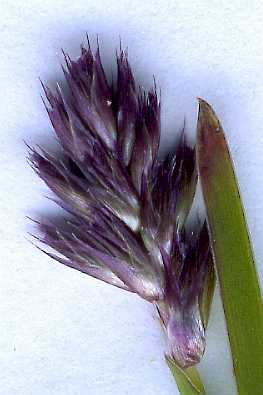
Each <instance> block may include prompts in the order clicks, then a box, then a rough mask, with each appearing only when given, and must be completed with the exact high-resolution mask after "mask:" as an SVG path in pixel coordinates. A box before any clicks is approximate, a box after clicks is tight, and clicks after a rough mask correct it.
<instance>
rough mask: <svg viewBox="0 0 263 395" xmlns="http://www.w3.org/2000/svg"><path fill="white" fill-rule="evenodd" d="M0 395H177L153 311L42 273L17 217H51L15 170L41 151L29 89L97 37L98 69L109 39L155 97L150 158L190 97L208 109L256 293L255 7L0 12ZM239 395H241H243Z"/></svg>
mask: <svg viewBox="0 0 263 395" xmlns="http://www.w3.org/2000/svg"><path fill="white" fill-rule="evenodd" d="M0 15H1V18H0V101H1V104H0V120H1V124H0V128H1V133H0V188H1V190H0V192H1V193H0V210H1V212H0V243H1V246H0V254H1V266H0V270H1V273H0V316H1V336H0V388H1V394H3V395H30V394H34V395H35V394H40V395H47V394H51V395H84V394H85V395H87V394H91V395H100V394H103V395H106V394H107V395H109V394H116V395H124V394H125V395H126V394H127V395H133V394H136V395H137V394H139V395H140V394H142V395H157V394H158V395H171V394H177V390H176V388H175V385H174V382H173V379H172V378H171V376H170V373H169V371H168V369H167V367H166V365H165V363H164V358H163V351H164V344H163V340H162V335H161V331H160V329H159V326H158V322H157V320H156V318H155V317H154V312H153V309H152V308H151V306H150V305H147V303H145V302H144V301H142V300H140V299H139V298H138V297H136V296H131V295H130V294H126V293H125V292H123V291H120V290H117V289H114V288H112V287H110V286H107V285H104V284H103V283H100V282H98V281H96V280H93V279H90V278H89V277H88V276H85V275H83V274H81V273H78V272H76V271H74V270H71V269H68V268H66V267H63V266H62V265H60V264H57V263H54V262H53V261H51V260H50V259H49V258H48V257H46V256H44V254H42V253H41V252H40V251H38V250H37V249H36V248H35V247H33V246H32V245H31V244H30V243H29V242H28V240H27V239H26V238H27V232H28V231H32V226H31V225H30V224H29V222H28V221H27V220H26V218H25V217H26V215H30V216H33V217H37V216H39V215H41V214H42V215H50V213H53V214H54V213H57V212H58V209H57V208H56V207H55V206H54V205H53V204H52V203H50V202H48V201H47V199H45V197H44V196H45V195H48V194H49V192H48V190H47V188H46V187H45V186H44V185H43V184H42V183H41V181H40V180H38V179H37V177H36V176H35V175H34V173H33V172H32V170H31V169H30V167H29V166H28V164H27V163H26V148H25V145H24V143H23V139H25V140H26V141H27V142H29V143H30V144H43V145H44V146H45V147H50V146H51V147H52V144H54V142H53V136H54V135H53V134H52V130H51V126H50V124H49V121H48V119H47V115H46V113H45V110H44V107H43V105H42V102H41V98H40V93H41V88H40V83H39V81H38V77H39V76H41V78H42V79H43V80H44V81H45V82H47V83H48V84H50V85H51V86H54V82H55V81H56V80H60V79H61V78H62V72H61V70H60V66H59V62H60V61H61V60H62V57H61V53H60V49H61V47H63V48H64V49H65V50H66V51H68V52H69V53H70V54H71V55H72V56H77V55H78V54H79V44H80V43H81V42H82V41H84V40H85V32H88V33H89V34H90V37H91V41H92V42H95V37H96V33H99V36H100V42H101V53H102V55H103V60H104V62H105V65H106V68H107V69H108V70H109V69H110V68H111V65H112V64H113V63H114V52H115V49H116V47H117V46H118V43H119V36H121V38H122V43H123V46H126V45H127V46H128V47H129V58H130V62H131V64H132V66H133V69H134V73H135V77H136V79H137V80H138V81H139V82H140V83H141V84H142V85H144V86H146V87H149V85H150V84H151V82H152V74H154V75H155V76H156V80H157V84H158V85H159V86H161V87H162V105H163V106H162V109H163V112H162V126H163V129H162V133H163V134H162V144H163V146H164V147H165V146H166V147H168V146H169V145H170V144H172V143H173V142H174V141H175V138H176V135H177V132H178V131H179V129H180V128H181V126H182V123H183V119H184V117H185V118H186V127H187V131H188V133H189V135H192V136H194V132H195V122H196V113H197V101H196V97H197V96H201V97H203V98H204V99H206V100H207V101H209V102H210V103H211V104H212V105H213V107H214V108H215V110H216V112H217V113H218V115H219V117H220V118H221V120H222V124H223V126H224V129H225V131H226V134H227V138H228V141H229V144H230V147H231V151H232V154H233V158H234V161H235V166H236V171H237V175H238V179H239V183H240V188H241V193H242V196H243V201H244V205H245V208H246V214H247V219H248V223H249V229H250V232H251V236H252V241H253V244H254V250H255V255H256V259H257V265H258V271H259V274H260V276H261V280H262V279H263V265H262V261H263V259H262V258H263V243H262V240H263V199H262V194H263V172H262V166H263V126H262V125H263V23H262V20H263V2H262V1H261V0H258V1H253V0H249V1H248V0H247V1H244V0H232V1H231V2H229V1H211V0H207V1H204V0H198V1H177V0H176V1H147V0H146V1H139V0H133V1H131V0H130V1H126V0H109V1H103V0H94V1H93V0H74V1H68V0H57V1H55V0H53V1H48V0H35V1H33V0H32V1H29V0H16V1H11V0H9V1H4V0H2V1H1V2H0ZM227 350H228V345H227V340H226V332H225V327H224V323H223V316H222V309H221V305H220V302H219V298H218V292H217V294H216V299H215V301H214V305H213V312H212V317H211V322H210V326H209V330H208V340H207V351H206V353H205V357H204V359H203V361H202V363H201V367H200V370H201V373H202V375H203V377H204V382H205V383H206V385H207V393H208V395H219V394H224V395H234V394H235V393H236V392H235V387H234V384H233V379H232V373H231V360H230V357H229V355H228V351H227ZM248 395H249V394H248Z"/></svg>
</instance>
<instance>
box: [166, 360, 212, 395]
mask: <svg viewBox="0 0 263 395" xmlns="http://www.w3.org/2000/svg"><path fill="white" fill-rule="evenodd" d="M166 363H167V365H168V366H169V368H170V370H171V373H172V375H173V377H174V379H175V381H176V384H177V386H178V389H179V391H180V394H181V395H206V393H205V388H204V385H203V383H202V381H201V378H200V375H199V373H198V371H197V369H196V367H195V366H192V367H190V368H187V369H182V368H180V367H179V366H178V365H176V363H175V362H174V361H173V360H172V359H171V358H169V357H166Z"/></svg>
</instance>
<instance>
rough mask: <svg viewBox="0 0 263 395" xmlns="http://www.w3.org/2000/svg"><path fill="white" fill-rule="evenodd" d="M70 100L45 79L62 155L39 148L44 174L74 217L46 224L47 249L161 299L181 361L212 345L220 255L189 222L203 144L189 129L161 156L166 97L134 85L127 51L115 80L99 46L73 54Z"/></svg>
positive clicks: (35, 153) (36, 163)
mask: <svg viewBox="0 0 263 395" xmlns="http://www.w3.org/2000/svg"><path fill="white" fill-rule="evenodd" d="M64 57H65V63H66V67H65V68H64V67H63V71H64V74H65V77H66V80H67V83H68V85H69V88H70V97H69V100H67V99H66V98H65V96H64V94H63V92H62V90H61V89H60V88H59V87H58V88H57V90H56V92H55V93H54V92H52V91H51V90H50V89H49V88H48V87H46V86H44V85H43V88H44V91H45V95H46V98H47V104H46V108H47V112H48V115H49V118H50V120H51V123H52V125H53V128H54V130H55V133H56V135H57V137H58V139H59V142H60V144H61V147H62V154H63V155H62V157H61V158H58V157H57V156H56V155H51V154H50V153H47V152H46V151H44V150H42V149H38V150H36V149H31V150H30V155H29V157H30V161H31V164H32V166H33V168H34V170H35V171H36V173H37V175H38V176H39V177H40V178H41V179H42V180H43V181H44V182H45V183H46V184H47V186H48V187H49V188H50V189H51V190H52V192H53V193H54V194H55V195H56V201H57V203H58V204H60V205H61V207H62V208H64V209H65V210H67V211H68V212H69V213H70V214H71V215H72V220H71V221H70V222H67V224H66V226H64V227H60V226H57V225H55V224H53V223H49V222H47V221H46V222H43V221H42V222H40V223H39V229H40V231H41V236H39V237H38V240H39V241H40V242H42V243H44V244H46V245H47V246H49V247H51V249H52V250H55V251H56V252H57V253H54V252H47V251H46V253H47V254H48V255H49V256H50V257H52V258H54V259H56V260H57V261H59V262H61V263H63V264H64V265H66V266H69V267H72V268H74V269H77V270H79V271H82V272H83V273H86V274H88V275H90V276H92V277H95V278H97V279H100V280H102V281H104V282H107V283H110V284H112V285H115V286H117V287H119V288H122V289H125V290H128V291H131V292H135V293H137V294H138V295H140V296H141V297H142V298H144V299H146V300H147V301H150V302H154V303H155V305H156V307H157V310H158V312H159V316H160V319H161V322H162V324H163V326H164V329H165V331H166V335H167V339H168V345H169V356H170V357H171V358H173V359H174V360H175V361H176V362H177V363H178V364H179V365H180V366H181V367H187V366H190V365H193V364H195V363H197V362H198V361H199V360H200V358H201V356H202V353H203V351H204V344H205V340H204V331H205V326H206V320H204V319H203V314H202V308H201V307H200V306H201V304H200V300H201V299H202V297H203V296H204V295H205V284H206V279H207V278H208V273H211V270H213V268H212V269H211V267H212V266H211V253H210V248H209V239H208V234H207V230H206V226H205V225H204V226H203V227H201V228H200V230H199V231H198V232H197V233H196V234H195V235H194V236H192V237H189V235H188V232H186V230H185V222H186V219H187V216H188V213H189V210H190V207H191V205H192V200H193V197H194V193H195V187H196V181H197V174H196V170H195V157H194V150H193V149H192V148H191V147H189V146H188V145H187V143H186V141H185V138H184V135H183V137H182V139H181V140H180V143H179V144H178V148H177V151H176V152H175V154H174V155H168V156H167V157H166V158H165V159H164V160H159V159H158V149H159V141H160V102H159V99H158V96H157V93H156V86H154V88H153V89H151V90H150V91H149V92H145V91H143V90H142V89H138V87H137V86H136V84H135V81H134V77H133V74H132V71H131V67H130V65H129V63H128V59H127V54H126V53H125V52H123V51H120V54H119V55H118V56H117V83H116V86H109V84H108V82H107V78H106V75H105V72H104V70H103V67H102V62H101V58H100V53H99V49H97V51H96V52H95V54H93V52H92V50H91V48H90V46H89V47H88V49H86V48H85V47H83V46H82V47H81V56H80V58H79V59H78V60H77V61H73V60H71V59H70V57H69V56H68V55H66V54H64Z"/></svg>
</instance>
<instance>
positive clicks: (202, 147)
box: [196, 100, 263, 395]
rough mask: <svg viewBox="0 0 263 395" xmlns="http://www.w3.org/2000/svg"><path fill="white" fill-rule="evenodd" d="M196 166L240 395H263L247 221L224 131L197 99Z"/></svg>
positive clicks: (262, 335)
mask: <svg viewBox="0 0 263 395" xmlns="http://www.w3.org/2000/svg"><path fill="white" fill-rule="evenodd" d="M196 152H197V165H198V172H199V177H200V181H201V186H202V191H203V196H204V201H205V206H206V211H207V218H208V224H209V232H210V238H211V242H212V248H213V255H214V259H215V263H216V267H217V272H218V277H219V282H220V289H221V296H222V301H223V306H224V312H225V317H226V323H227V328H228V335H229V340H230V346H231V352H232V357H233V366H234V371H235V375H236V382H237V387H238V392H239V394H240V395H250V394H251V395H252V394H253V395H262V394H263V308H262V298H261V292H260V287H259V283H258V278H257V272H256V268H255V263H254V257H253V253H252V249H251V244H250V240H249V235H248V231H247V225H246V220H245V217H244V211H243V206H242V202H241V199H240V194H239V190H238V186H237V182H236V178H235V174H234V170H233V165H232V160H231V157H230V154H229V150H228V146H227V143H226V140H225V136H224V132H223V129H222V127H221V125H220V123H219V121H218V118H217V117H216V114H215V113H214V111H213V110H212V108H211V107H210V106H209V105H208V104H207V103H206V102H205V101H203V100H200V103H199V117H198V128H197V145H196Z"/></svg>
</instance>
